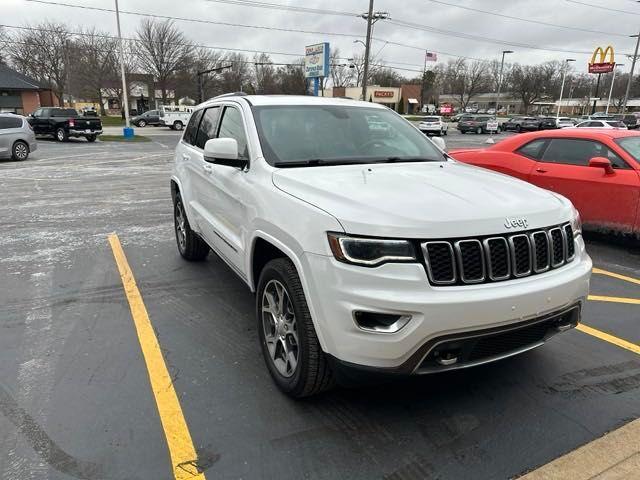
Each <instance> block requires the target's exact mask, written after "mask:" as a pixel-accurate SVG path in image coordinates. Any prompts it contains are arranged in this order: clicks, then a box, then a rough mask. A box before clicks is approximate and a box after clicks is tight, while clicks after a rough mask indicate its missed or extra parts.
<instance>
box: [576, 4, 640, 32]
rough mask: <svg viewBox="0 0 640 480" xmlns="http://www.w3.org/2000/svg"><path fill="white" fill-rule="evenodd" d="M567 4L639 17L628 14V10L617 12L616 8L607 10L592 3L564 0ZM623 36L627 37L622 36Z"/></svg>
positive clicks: (634, 13) (635, 13) (636, 13)
mask: <svg viewBox="0 0 640 480" xmlns="http://www.w3.org/2000/svg"><path fill="white" fill-rule="evenodd" d="M566 1H567V2H569V3H575V4H576V5H583V6H585V7H593V8H599V9H600V10H608V11H610V12H617V13H626V14H627V15H640V13H638V12H630V11H629V10H618V9H617V8H609V7H602V6H600V5H594V4H592V3H587V2H579V1H577V0H566ZM623 36H625V37H626V36H627V35H623Z"/></svg>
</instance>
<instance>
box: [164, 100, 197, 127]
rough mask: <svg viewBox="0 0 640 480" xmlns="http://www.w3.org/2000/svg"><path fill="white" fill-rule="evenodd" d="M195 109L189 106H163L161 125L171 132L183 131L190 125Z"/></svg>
mask: <svg viewBox="0 0 640 480" xmlns="http://www.w3.org/2000/svg"><path fill="white" fill-rule="evenodd" d="M193 108H194V107H193V106H187V105H162V106H161V107H160V123H161V124H163V125H164V126H165V127H169V128H170V129H171V130H182V129H183V128H184V127H185V126H186V125H187V124H188V123H189V119H190V118H191V113H192V112H193Z"/></svg>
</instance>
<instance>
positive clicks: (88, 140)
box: [86, 135, 98, 143]
mask: <svg viewBox="0 0 640 480" xmlns="http://www.w3.org/2000/svg"><path fill="white" fill-rule="evenodd" d="M96 138H98V136H97V135H87V136H86V139H87V142H90V143H93V142H95V141H96Z"/></svg>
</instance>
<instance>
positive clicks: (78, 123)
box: [28, 107, 102, 142]
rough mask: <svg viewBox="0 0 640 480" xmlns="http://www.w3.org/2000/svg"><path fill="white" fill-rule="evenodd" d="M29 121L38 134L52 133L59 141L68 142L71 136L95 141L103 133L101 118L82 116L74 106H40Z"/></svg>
mask: <svg viewBox="0 0 640 480" xmlns="http://www.w3.org/2000/svg"><path fill="white" fill-rule="evenodd" d="M28 121H29V123H30V124H31V127H32V128H33V131H34V132H35V134H36V135H52V136H53V138H55V139H56V140H58V141H59V142H66V141H67V140H69V137H84V138H86V139H87V141H89V142H95V141H96V138H98V135H101V134H102V122H101V121H100V119H99V118H94V117H81V116H80V115H78V112H77V111H76V110H74V109H73V108H55V107H45V108H38V109H37V110H36V111H35V112H33V113H32V114H31V115H30V116H29V118H28Z"/></svg>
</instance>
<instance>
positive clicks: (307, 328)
mask: <svg viewBox="0 0 640 480" xmlns="http://www.w3.org/2000/svg"><path fill="white" fill-rule="evenodd" d="M278 294H279V295H281V297H279V296H278ZM269 296H270V297H271V299H272V301H269ZM280 298H283V301H282V303H281V302H280V301H279V300H280ZM279 305H283V308H282V309H280V308H279ZM272 309H275V310H276V313H275V315H276V316H278V317H279V318H280V319H279V320H277V321H276V320H275V319H274V314H272V313H271V311H270V310H272ZM280 312H282V313H283V314H282V315H281V313H280ZM256 319H257V323H258V337H259V339H260V346H261V348H262V354H263V356H264V360H265V363H266V364H267V369H268V370H269V373H270V374H271V377H272V378H273V380H274V382H275V383H276V385H277V386H278V388H279V389H280V390H281V391H282V392H284V393H286V394H287V395H289V396H291V397H293V398H302V397H308V396H311V395H316V394H318V393H320V392H323V391H325V390H328V389H330V388H331V387H333V386H334V385H335V379H334V376H333V373H332V371H331V368H330V366H329V363H328V361H327V358H326V357H325V354H324V352H323V351H322V349H321V348H320V343H319V342H318V337H317V336H316V331H315V328H314V326H313V321H312V319H311V314H310V313H309V308H308V306H307V301H306V299H305V296H304V292H303V290H302V284H301V283H300V277H298V272H297V271H296V268H295V266H294V265H293V263H292V262H291V260H289V259H288V258H276V259H274V260H271V261H270V262H268V263H267V264H266V265H265V267H264V268H263V269H262V272H261V273H260V280H259V282H258V288H257V291H256ZM285 346H286V350H285ZM285 351H288V352H289V355H286V354H285ZM285 356H286V357H287V361H283V357H285ZM293 356H295V365H292V363H293V358H291V357H293Z"/></svg>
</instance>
